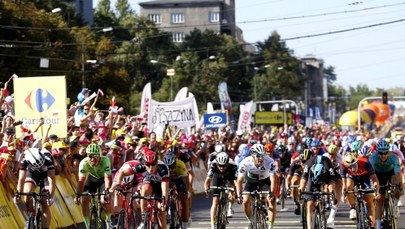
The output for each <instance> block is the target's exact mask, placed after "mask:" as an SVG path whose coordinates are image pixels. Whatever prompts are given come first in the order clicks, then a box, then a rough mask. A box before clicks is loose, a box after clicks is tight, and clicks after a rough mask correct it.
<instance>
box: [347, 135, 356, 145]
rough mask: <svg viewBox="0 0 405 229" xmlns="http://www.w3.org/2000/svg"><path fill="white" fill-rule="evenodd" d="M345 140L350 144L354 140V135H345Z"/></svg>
mask: <svg viewBox="0 0 405 229" xmlns="http://www.w3.org/2000/svg"><path fill="white" fill-rule="evenodd" d="M346 141H347V142H348V143H350V144H351V143H352V142H354V141H356V137H355V136H353V135H350V136H348V137H347V140H346Z"/></svg>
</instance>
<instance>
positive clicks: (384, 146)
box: [369, 140, 404, 228]
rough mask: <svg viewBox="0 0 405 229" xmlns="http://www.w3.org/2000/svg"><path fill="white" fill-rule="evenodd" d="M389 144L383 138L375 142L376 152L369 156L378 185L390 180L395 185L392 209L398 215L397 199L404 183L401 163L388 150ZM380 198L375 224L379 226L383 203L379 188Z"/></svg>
mask: <svg viewBox="0 0 405 229" xmlns="http://www.w3.org/2000/svg"><path fill="white" fill-rule="evenodd" d="M389 149H390V146H389V144H388V143H387V142H386V141H385V140H381V141H380V142H378V143H377V153H374V154H372V155H371V157H370V159H369V160H370V163H371V165H372V166H373V167H374V170H375V173H376V175H377V178H378V181H379V183H380V186H383V185H386V184H387V183H388V182H391V184H393V185H397V187H398V188H397V189H396V190H395V192H394V210H395V215H396V216H399V209H398V200H399V198H400V196H401V194H402V192H403V189H404V184H403V181H402V172H401V163H400V162H399V159H398V157H397V156H395V155H394V154H393V153H391V152H390V151H389ZM380 194H381V198H380V199H379V200H377V206H376V209H377V212H376V226H377V228H381V216H382V212H383V204H384V192H383V190H380Z"/></svg>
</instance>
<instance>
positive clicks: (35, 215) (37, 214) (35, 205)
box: [18, 192, 49, 229]
mask: <svg viewBox="0 0 405 229" xmlns="http://www.w3.org/2000/svg"><path fill="white" fill-rule="evenodd" d="M18 195H20V196H27V198H32V210H31V211H30V212H28V227H27V228H28V229H42V215H43V210H42V204H41V198H42V197H49V194H48V193H47V194H43V193H36V192H22V193H18ZM27 202H28V199H27Z"/></svg>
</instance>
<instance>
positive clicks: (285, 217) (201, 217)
mask: <svg viewBox="0 0 405 229" xmlns="http://www.w3.org/2000/svg"><path fill="white" fill-rule="evenodd" d="M403 201H405V198H403ZM404 203H405V202H404ZM210 207H211V199H209V198H208V199H207V198H205V197H204V196H195V197H194V198H193V206H192V212H191V215H192V223H191V226H190V227H189V229H207V228H210V218H209V209H210ZM233 209H234V212H235V214H234V215H233V217H232V218H230V219H229V224H228V226H227V228H235V229H236V228H247V226H248V223H247V219H246V217H245V215H244V213H243V210H242V207H241V205H238V204H236V205H234V208H233ZM400 210H401V216H403V215H405V207H401V208H400ZM300 217H301V216H297V215H295V214H294V205H293V202H292V200H290V199H289V200H287V202H286V209H283V210H281V207H280V205H278V206H277V215H276V221H275V227H274V228H275V229H277V228H280V229H281V228H289V229H295V228H302V225H301V223H300V219H301V218H300ZM397 222H398V229H405V217H400V218H399V219H397ZM335 228H341V229H346V228H348V229H349V228H356V225H355V221H353V220H350V219H349V206H348V205H347V204H341V205H340V207H339V209H338V212H337V214H336V218H335Z"/></svg>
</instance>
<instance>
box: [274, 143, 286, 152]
mask: <svg viewBox="0 0 405 229" xmlns="http://www.w3.org/2000/svg"><path fill="white" fill-rule="evenodd" d="M276 151H277V152H278V153H285V152H287V147H285V145H278V146H277V147H276Z"/></svg>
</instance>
